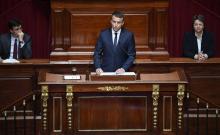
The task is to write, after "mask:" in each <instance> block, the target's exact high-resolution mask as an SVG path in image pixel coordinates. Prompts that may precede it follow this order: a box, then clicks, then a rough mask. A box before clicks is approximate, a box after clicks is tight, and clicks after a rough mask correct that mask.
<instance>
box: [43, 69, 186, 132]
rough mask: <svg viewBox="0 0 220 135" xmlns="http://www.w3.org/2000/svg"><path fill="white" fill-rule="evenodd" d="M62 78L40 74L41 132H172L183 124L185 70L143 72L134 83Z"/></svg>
mask: <svg viewBox="0 0 220 135" xmlns="http://www.w3.org/2000/svg"><path fill="white" fill-rule="evenodd" d="M63 76H64V75H61V74H52V73H45V74H44V75H43V76H42V75H41V78H39V85H40V86H41V93H42V94H41V97H42V134H50V135H51V134H53V135H58V134H77V135H89V134H93V135H110V134H117V135H118V134H120V135H151V134H153V133H156V134H164V133H166V134H168V135H171V134H174V133H175V131H176V130H177V128H178V130H181V128H182V115H183V114H182V108H183V98H184V91H185V88H186V84H187V80H186V78H185V74H184V72H182V71H181V70H176V71H170V72H169V73H160V74H153V73H152V74H140V75H139V78H137V79H136V80H129V81H124V80H122V79H123V78H120V80H119V79H118V80H117V81H116V80H114V81H100V79H98V77H97V76H96V79H98V80H86V79H85V75H81V76H82V77H81V79H80V80H64V79H63ZM83 76H84V77H83ZM124 77H125V78H126V76H124ZM90 78H91V76H90ZM102 79H103V78H102ZM108 79H110V78H108ZM176 125H178V126H176Z"/></svg>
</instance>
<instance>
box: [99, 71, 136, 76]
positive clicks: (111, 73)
mask: <svg viewBox="0 0 220 135" xmlns="http://www.w3.org/2000/svg"><path fill="white" fill-rule="evenodd" d="M114 75H135V73H134V72H124V73H120V74H117V73H116V72H103V73H101V74H100V76H114Z"/></svg>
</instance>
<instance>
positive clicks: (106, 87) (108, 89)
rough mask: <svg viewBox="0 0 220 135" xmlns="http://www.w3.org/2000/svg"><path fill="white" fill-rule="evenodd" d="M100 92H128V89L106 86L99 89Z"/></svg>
mask: <svg viewBox="0 0 220 135" xmlns="http://www.w3.org/2000/svg"><path fill="white" fill-rule="evenodd" d="M97 89H98V90H101V91H125V90H128V87H124V86H104V87H98V88H97Z"/></svg>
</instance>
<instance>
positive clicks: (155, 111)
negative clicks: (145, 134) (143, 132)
mask: <svg viewBox="0 0 220 135" xmlns="http://www.w3.org/2000/svg"><path fill="white" fill-rule="evenodd" d="M159 90H160V86H159V84H153V92H152V98H153V127H154V128H157V123H158V122H157V118H158V99H159Z"/></svg>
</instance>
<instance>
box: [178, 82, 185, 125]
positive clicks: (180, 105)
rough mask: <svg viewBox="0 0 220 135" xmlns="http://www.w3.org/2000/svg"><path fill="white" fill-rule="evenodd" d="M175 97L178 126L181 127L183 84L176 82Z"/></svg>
mask: <svg viewBox="0 0 220 135" xmlns="http://www.w3.org/2000/svg"><path fill="white" fill-rule="evenodd" d="M177 91H178V92H177V99H178V123H177V124H178V127H179V128H182V119H183V99H184V92H185V85H184V84H178V90H177Z"/></svg>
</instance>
